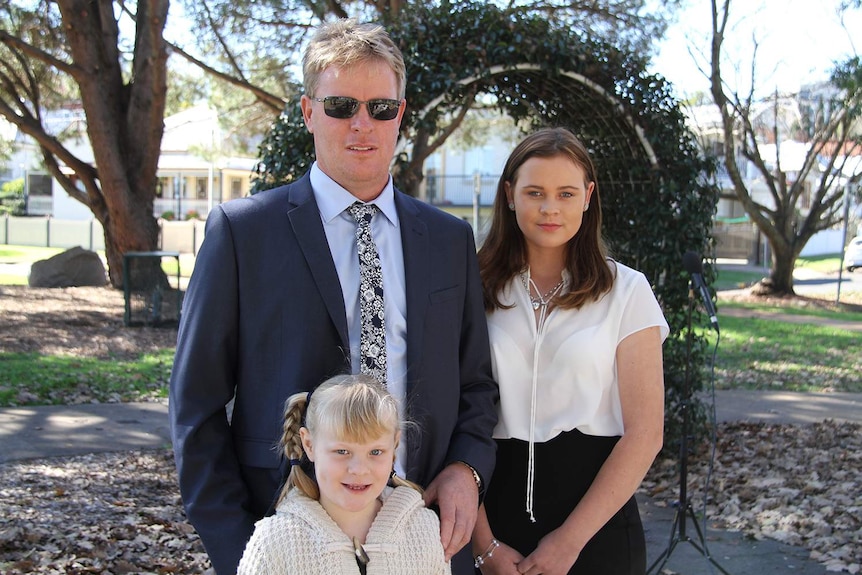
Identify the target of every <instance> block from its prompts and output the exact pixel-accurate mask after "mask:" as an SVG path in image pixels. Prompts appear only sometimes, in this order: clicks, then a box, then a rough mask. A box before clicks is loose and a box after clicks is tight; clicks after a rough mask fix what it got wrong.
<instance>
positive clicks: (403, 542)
mask: <svg viewBox="0 0 862 575" xmlns="http://www.w3.org/2000/svg"><path fill="white" fill-rule="evenodd" d="M381 498H382V499H383V506H382V507H381V508H380V511H379V512H378V513H377V517H375V519H374V522H373V523H372V525H371V529H370V530H369V531H368V536H367V537H366V539H365V545H364V548H365V552H366V553H367V554H368V557H369V559H370V561H369V563H368V572H367V575H451V569H450V566H449V563H448V562H446V561H444V559H443V546H442V544H441V543H440V522H439V520H438V519H437V515H435V514H434V512H433V511H431V510H430V509H427V508H426V507H425V504H424V502H423V501H422V497H421V495H420V494H419V492H417V491H416V490H415V489H411V488H410V487H397V488H395V489H392V488H390V487H387V488H386V489H385V490H384V492H383V494H382V495H381ZM358 573H359V567H358V566H357V564H356V555H355V554H354V549H353V543H352V542H351V540H350V538H349V537H348V536H347V535H345V534H344V532H343V531H341V529H340V528H339V527H338V525H337V524H336V523H335V521H333V519H332V518H331V517H330V516H329V514H328V513H327V512H326V510H324V509H323V507H321V505H320V503H319V502H317V501H315V500H313V499H310V498H308V497H306V496H305V495H303V494H302V493H300V492H299V491H297V490H295V489H294V490H293V491H291V492H290V493H289V494H288V496H287V497H286V498H285V499H284V500H283V501H282V502H281V504H280V505H279V506H278V508H277V509H276V513H275V515H273V516H271V517H265V518H263V519H261V520H260V521H258V522H257V523H256V525H255V530H254V533H253V534H252V536H251V539H249V541H248V544H247V545H246V548H245V552H244V553H243V556H242V559H241V560H240V563H239V570H238V571H237V575H358Z"/></svg>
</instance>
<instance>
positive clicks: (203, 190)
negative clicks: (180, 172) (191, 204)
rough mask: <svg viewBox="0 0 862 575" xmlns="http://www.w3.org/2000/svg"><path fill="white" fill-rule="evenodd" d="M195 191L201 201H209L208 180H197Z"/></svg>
mask: <svg viewBox="0 0 862 575" xmlns="http://www.w3.org/2000/svg"><path fill="white" fill-rule="evenodd" d="M195 190H196V191H197V197H198V199H199V200H205V199H207V179H206V178H195Z"/></svg>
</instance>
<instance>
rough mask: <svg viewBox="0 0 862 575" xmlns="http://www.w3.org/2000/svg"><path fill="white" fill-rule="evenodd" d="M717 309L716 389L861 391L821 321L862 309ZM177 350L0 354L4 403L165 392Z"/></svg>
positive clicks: (849, 339)
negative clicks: (129, 357) (754, 315)
mask: <svg viewBox="0 0 862 575" xmlns="http://www.w3.org/2000/svg"><path fill="white" fill-rule="evenodd" d="M59 251H61V250H59V249H53V248H21V247H18V246H0V262H9V263H14V262H16V261H28V260H29V261H34V260H37V259H42V258H44V257H50V256H51V255H53V254H55V253H58V252H59ZM163 261H164V265H165V271H166V273H168V274H169V275H171V276H172V277H173V276H174V275H175V274H176V267H171V266H175V265H176V260H174V259H173V258H165V259H164V260H163ZM801 261H802V262H803V265H805V266H824V268H823V269H829V268H830V267H831V266H833V265H836V264H837V261H838V260H837V258H815V259H813V260H811V259H804V260H801ZM193 265H194V258H193V257H192V256H190V255H189V256H188V257H187V258H186V259H184V260H183V261H181V269H182V274H183V276H186V275H187V274H188V273H190V272H191V269H192V268H193ZM762 275H763V274H762V273H751V272H736V271H728V270H719V272H718V282H717V284H716V286H717V287H718V288H719V289H727V288H723V287H721V286H723V285H726V286H731V287H739V286H740V285H751V283H754V282H756V281H757V280H759V279H760V278H761V277H762ZM0 281H3V278H2V276H0ZM22 283H26V278H24V281H23V282H22ZM718 308H719V310H718V312H719V316H720V317H721V338H720V340H719V347H718V351H717V358H716V366H715V367H716V387H717V388H719V389H733V388H737V389H759V390H787V391H850V392H862V354H860V353H859V352H860V347H862V346H860V341H862V336H860V333H859V332H858V331H851V330H848V329H840V328H835V327H830V326H826V325H823V323H824V322H823V321H820V320H824V319H833V320H840V321H844V322H862V313H858V312H849V311H842V310H831V309H824V308H818V307H797V306H794V305H781V306H779V305H776V304H762V303H750V302H745V303H743V302H734V301H720V302H719V306H718ZM729 308H743V309H750V310H755V311H758V312H760V313H761V314H766V315H767V317H764V318H763V319H742V318H736V317H730V316H726V315H725V316H722V310H726V309H729ZM778 312H780V313H782V314H788V313H789V314H794V315H799V316H807V317H810V318H811V322H806V323H790V322H786V321H781V320H780V319H779V318H770V317H768V314H771V313H778ZM127 329H136V328H127ZM173 353H174V350H173V349H164V350H161V351H160V352H159V353H157V354H154V355H142V356H141V357H139V358H137V359H136V360H133V361H117V360H116V359H94V358H77V357H68V356H40V355H35V354H11V353H0V406H6V407H8V406H12V405H45V404H58V403H69V402H80V401H139V400H144V399H148V398H153V397H165V396H166V394H167V384H168V380H169V378H170V370H171V366H172V362H173Z"/></svg>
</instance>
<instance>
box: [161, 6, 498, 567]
mask: <svg viewBox="0 0 862 575" xmlns="http://www.w3.org/2000/svg"><path fill="white" fill-rule="evenodd" d="M303 73H304V81H305V94H304V95H303V96H302V102H301V108H302V114H303V118H304V120H305V123H306V126H307V127H308V130H309V131H310V132H311V133H312V134H313V136H314V145H315V154H316V162H315V164H314V165H313V166H312V168H311V170H309V172H308V173H307V174H305V175H304V176H303V177H302V178H300V179H299V180H297V181H296V182H294V183H292V184H290V185H287V186H282V187H280V188H276V189H273V190H269V191H266V192H261V193H259V194H256V195H254V196H252V197H249V198H244V199H241V200H235V201H231V202H228V203H226V204H223V205H221V206H218V207H217V208H215V209H214V210H213V211H212V212H211V213H210V215H209V217H208V218H207V233H206V240H205V241H204V243H203V246H202V247H201V250H200V252H199V254H198V256H197V260H196V263H195V270H194V273H193V275H192V278H191V281H190V283H189V288H188V291H187V293H186V297H185V301H184V304H183V314H182V323H181V325H180V331H179V337H178V343H177V353H176V359H175V362H174V369H173V374H172V377H171V389H170V415H171V425H172V434H173V442H174V450H175V457H176V463H177V469H178V472H179V480H180V489H181V493H182V497H183V501H184V504H185V507H186V512H187V515H188V517H189V519H190V521H191V522H192V524H193V525H194V526H195V528H196V529H197V531H198V533H199V534H200V536H201V539H202V540H203V543H204V546H205V547H206V550H207V553H208V554H209V556H210V558H211V560H212V564H213V566H214V568H215V570H216V572H217V573H218V574H219V575H225V574H230V573H234V572H235V570H236V567H237V564H238V562H239V559H240V557H241V555H242V552H243V549H244V547H245V544H246V541H247V540H248V538H249V537H250V535H251V533H252V530H253V529H254V523H255V521H257V520H258V519H260V518H261V517H263V516H264V515H266V514H268V513H271V512H272V510H273V509H272V508H273V504H274V501H275V498H276V497H277V492H278V490H279V487H280V484H281V481H282V478H283V475H284V473H285V468H284V466H285V462H283V461H281V460H280V458H279V454H278V453H279V452H278V450H277V449H276V444H277V441H278V439H279V437H280V435H281V424H282V408H283V404H284V401H285V400H286V399H287V397H288V396H290V395H291V394H293V393H296V392H300V391H307V390H313V389H314V388H315V387H316V386H317V385H318V384H319V383H321V382H322V381H324V380H325V379H326V378H328V377H330V376H332V375H335V374H338V373H345V372H353V373H355V372H357V371H359V347H360V346H359V338H360V335H359V334H360V317H359V316H360V313H359V263H358V259H357V252H356V244H355V236H354V234H355V230H356V223H355V221H354V220H353V218H352V217H351V216H350V215H349V214H348V213H346V212H345V210H346V208H348V207H349V206H350V205H351V204H353V203H354V202H356V201H359V202H362V203H371V204H375V205H376V206H377V208H378V209H379V212H377V213H376V214H375V215H374V217H373V219H372V222H371V230H372V236H373V240H374V243H375V244H376V246H377V249H378V251H379V253H380V261H381V264H382V274H383V286H384V292H385V297H384V303H385V329H386V332H385V337H386V372H387V378H386V384H387V386H388V388H389V390H390V391H391V392H392V393H393V395H395V396H396V397H397V398H398V399H399V401H400V402H401V405H402V407H403V408H404V411H405V413H406V416H407V418H408V419H409V420H411V421H413V422H415V423H416V424H417V425H416V431H415V432H408V433H407V435H406V441H403V442H402V446H403V447H402V449H401V450H400V451H399V453H398V454H397V462H396V470H397V471H398V472H399V474H401V475H402V476H405V475H406V477H408V478H409V479H412V480H414V481H416V482H418V483H419V484H421V485H423V486H425V487H426V493H425V499H426V502H427V503H428V504H429V505H436V506H437V507H439V511H440V531H441V540H442V542H443V547H444V549H445V551H446V555H447V557H453V561H452V566H453V572H454V573H456V574H458V575H461V574H463V575H466V574H467V573H472V572H473V566H472V558H471V556H470V551H469V546H467V547H464V546H465V544H466V543H467V542H468V541H469V538H470V534H471V531H472V529H473V524H474V522H475V519H476V513H477V508H478V503H479V493H480V490H481V488H482V487H483V485H482V482H483V481H484V480H485V479H486V478H489V477H490V476H491V473H492V471H493V466H494V455H495V454H494V442H493V441H492V439H491V433H492V430H493V428H494V425H495V423H496V410H495V403H496V401H497V398H498V391H497V386H496V384H495V383H494V381H493V379H492V376H491V360H490V354H489V349H488V332H487V326H486V323H485V314H484V310H483V306H482V290H481V288H480V280H479V274H478V271H477V264H476V254H475V245H474V241H473V234H472V230H471V228H470V226H469V225H467V224H466V223H464V222H463V221H461V220H459V219H458V218H455V217H452V216H450V215H448V214H445V213H443V212H442V211H440V210H437V209H436V208H433V207H431V206H428V205H427V204H424V203H422V202H420V201H418V200H416V199H414V198H411V197H409V196H406V195H404V194H402V193H401V192H399V191H397V190H395V189H394V187H393V185H392V178H391V177H390V174H389V166H390V164H391V161H392V158H393V155H394V150H395V145H396V141H397V138H398V132H399V126H400V123H401V118H402V116H403V114H404V107H405V100H404V93H405V89H404V86H405V68H404V61H403V59H402V56H401V53H400V51H399V50H398V48H397V47H396V46H395V45H394V43H393V42H392V41H391V40H390V38H389V36H388V35H387V34H386V32H385V31H384V30H383V29H382V28H380V27H379V26H376V25H371V24H357V23H356V22H355V21H352V20H342V21H338V22H335V23H332V24H329V25H325V26H324V27H322V28H321V29H320V30H319V31H318V32H317V34H316V35H315V37H314V38H313V39H312V41H311V43H310V45H309V47H308V49H307V51H306V53H305V56H304V58H303ZM231 399H233V400H234V404H233V409H232V413H231V415H230V417H229V416H228V414H227V410H226V405H227V404H229V403H230V401H231ZM459 550H460V552H458V551H459Z"/></svg>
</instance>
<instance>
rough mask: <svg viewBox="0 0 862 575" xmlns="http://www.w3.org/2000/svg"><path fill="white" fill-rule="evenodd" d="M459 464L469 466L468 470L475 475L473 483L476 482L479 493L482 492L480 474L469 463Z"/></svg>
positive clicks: (462, 462) (461, 462)
mask: <svg viewBox="0 0 862 575" xmlns="http://www.w3.org/2000/svg"><path fill="white" fill-rule="evenodd" d="M458 463H460V464H461V465H466V466H467V469H469V470H470V472H471V473H472V474H473V481H475V482H476V488H477V489H479V491H482V477H481V476H480V475H479V472H478V471H476V468H475V467H473V466H472V465H470V464H469V463H467V462H466V461H459V462H458Z"/></svg>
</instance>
